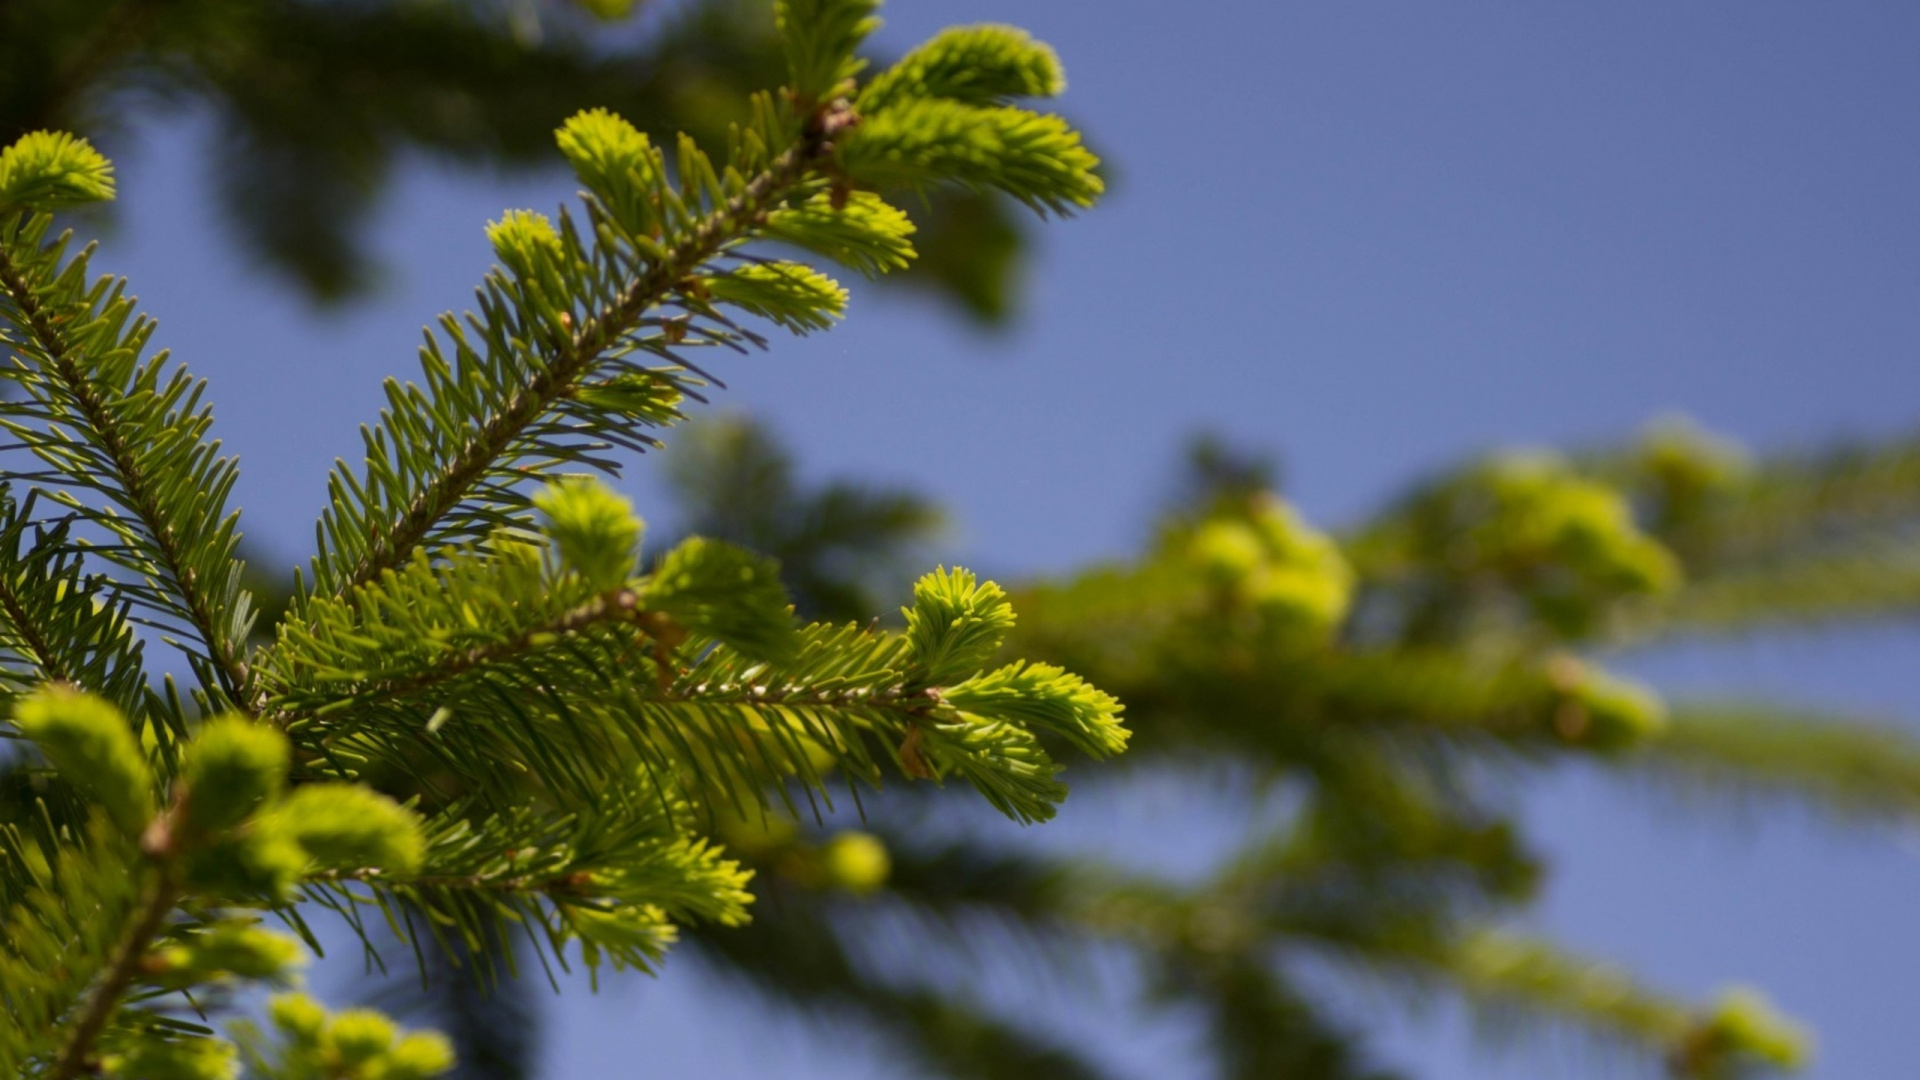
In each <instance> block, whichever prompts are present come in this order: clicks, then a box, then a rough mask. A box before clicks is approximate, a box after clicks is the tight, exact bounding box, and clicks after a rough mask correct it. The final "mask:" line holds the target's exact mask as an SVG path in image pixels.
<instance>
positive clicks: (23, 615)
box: [0, 577, 74, 683]
mask: <svg viewBox="0 0 1920 1080" xmlns="http://www.w3.org/2000/svg"><path fill="white" fill-rule="evenodd" d="M0 613H4V615H5V617H6V620H7V623H8V625H10V626H11V627H12V628H13V632H14V634H15V635H16V636H17V637H18V638H19V639H20V644H21V645H23V646H25V650H26V654H27V655H26V659H27V660H29V661H30V662H31V663H32V664H33V666H34V667H36V668H39V669H40V674H41V676H42V678H43V679H44V680H45V681H47V682H64V683H71V682H73V681H74V680H73V677H72V675H70V674H69V673H68V672H67V669H66V665H65V664H63V663H61V661H60V656H59V654H58V653H56V652H55V651H54V649H53V647H52V645H50V644H49V643H48V641H47V638H46V636H45V635H44V634H42V633H41V632H40V629H39V627H38V626H36V625H35V623H34V619H33V615H32V613H31V612H29V611H27V609H26V607H25V606H24V605H22V604H21V602H20V594H19V593H18V592H17V591H15V590H14V587H13V583H12V582H11V581H9V580H7V579H6V578H4V577H0Z"/></svg>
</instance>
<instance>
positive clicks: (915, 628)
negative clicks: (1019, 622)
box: [901, 567, 1013, 682]
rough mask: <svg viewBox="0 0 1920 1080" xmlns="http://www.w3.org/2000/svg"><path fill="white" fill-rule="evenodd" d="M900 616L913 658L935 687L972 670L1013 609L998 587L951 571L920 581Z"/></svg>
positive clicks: (996, 644)
mask: <svg viewBox="0 0 1920 1080" xmlns="http://www.w3.org/2000/svg"><path fill="white" fill-rule="evenodd" d="M901 613H902V614H904V615H906V617H907V640H908V641H910V642H911V643H912V645H913V655H914V659H916V660H918V661H919V662H920V663H921V664H922V665H923V666H924V667H925V668H926V669H927V671H928V673H929V674H930V676H931V677H932V678H933V680H934V681H935V682H941V681H946V680H948V679H952V678H956V677H965V676H967V675H970V674H972V673H973V672H975V671H978V670H979V669H980V668H981V667H982V666H984V665H985V664H986V662H987V661H988V660H989V659H990V658H992V656H993V654H994V653H995V652H996V651H998V650H999V648H1000V643H1001V641H1003V640H1004V639H1005V638H1006V635H1007V631H1008V630H1010V629H1012V628H1013V605H1012V604H1010V603H1008V602H1007V594H1006V593H1005V592H1004V591H1003V590H1002V589H1001V588H1000V586H998V585H995V584H994V583H993V582H991V581H989V582H985V583H982V582H980V581H979V580H978V579H977V578H975V577H974V576H973V575H972V574H971V573H969V572H967V571H965V570H961V569H959V568H957V567H956V568H955V569H954V570H953V571H951V572H949V571H948V570H947V569H946V568H945V567H941V568H940V569H938V570H935V571H934V572H933V573H931V574H928V575H927V576H926V577H923V578H921V579H920V581H919V583H918V584H916V585H915V586H914V587H913V606H912V607H910V608H902V609H901Z"/></svg>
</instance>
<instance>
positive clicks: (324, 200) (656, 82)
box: [0, 0, 1027, 321]
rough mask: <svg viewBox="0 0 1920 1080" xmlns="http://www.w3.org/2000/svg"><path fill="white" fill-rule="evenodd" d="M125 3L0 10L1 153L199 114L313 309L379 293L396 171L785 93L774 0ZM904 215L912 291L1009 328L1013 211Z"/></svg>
mask: <svg viewBox="0 0 1920 1080" xmlns="http://www.w3.org/2000/svg"><path fill="white" fill-rule="evenodd" d="M120 2H121V0H12V2H9V3H7V4H5V5H3V6H0V147H4V146H5V145H7V144H9V143H11V142H12V141H13V140H15V139H16V138H18V137H19V136H21V135H24V134H27V133H29V132H33V131H37V130H43V129H44V130H48V131H53V132H62V131H70V132H76V133H79V134H82V135H90V136H92V137H94V138H96V139H105V140H111V139H113V138H115V137H118V136H119V135H120V134H121V133H122V132H125V131H128V130H130V129H137V128H140V127H143V126H145V125H146V124H148V123H150V122H152V121H154V120H158V119H161V118H166V117H170V116H172V115H174V114H175V113H176V111H177V110H178V109H179V108H182V107H185V108H187V109H190V110H193V111H194V114H195V115H200V116H206V117H209V118H211V120H212V123H210V124H209V125H208V126H207V131H209V132H210V133H211V134H209V135H207V136H204V137H205V139H206V140H207V142H208V143H209V145H207V146H205V147H204V150H205V153H206V154H207V156H208V157H209V158H210V159H215V160H219V161H220V162H221V163H222V167H221V168H220V169H218V170H210V171H209V181H210V186H211V187H212V189H213V190H212V191H211V192H209V193H208V194H209V195H210V196H211V197H212V198H213V199H214V201H215V202H216V204H217V206H218V207H219V209H220V210H221V211H223V213H222V217H223V218H224V224H226V225H227V226H228V231H229V233H230V234H231V237H232V239H233V240H234V241H235V242H237V243H238V244H240V245H241V247H242V248H243V249H244V254H246V255H247V256H249V261H252V262H255V263H257V264H259V265H261V266H262V267H263V268H264V269H265V270H266V271H268V272H271V273H277V274H280V275H284V276H286V277H287V278H288V280H290V281H291V282H292V283H294V284H297V285H298V286H300V287H302V289H303V291H304V292H305V293H306V295H308V296H310V297H313V298H315V299H318V300H321V301H339V300H342V299H345V298H350V297H353V296H356V295H361V294H364V293H365V292H366V291H368V290H369V289H370V288H372V287H374V286H377V285H378V284H380V283H381V282H382V281H383V280H384V279H385V277H386V275H385V274H383V273H381V271H382V270H383V269H385V268H383V267H379V266H376V265H374V264H373V261H372V259H371V257H370V253H369V250H368V249H369V248H370V246H371V244H370V239H371V233H370V228H369V225H370V223H371V222H372V221H373V220H374V213H375V211H376V209H377V208H378V206H379V205H380V203H381V200H382V198H383V196H384V195H385V194H386V193H387V192H389V191H391V190H392V187H393V181H394V178H395V176H396V175H398V173H399V166H400V165H401V164H403V163H404V162H406V161H409V160H419V159H423V158H424V159H431V160H437V161H442V162H450V163H453V164H456V165H458V166H462V167H466V166H486V167H489V168H495V169H510V170H527V169H531V168H541V169H544V168H547V167H549V166H550V165H551V164H552V156H551V150H550V148H551V142H550V141H549V140H550V138H551V135H552V132H553V128H554V125H555V124H557V123H559V122H560V121H561V120H562V119H564V118H565V117H566V116H568V115H569V114H570V113H572V112H574V111H575V110H577V109H579V108H580V107H581V106H582V105H593V106H598V107H602V108H605V109H609V110H611V111H612V112H614V113H617V114H619V115H621V116H624V117H628V118H630V119H631V120H633V121H634V122H635V123H637V124H638V125H639V127H640V129H641V130H642V131H645V132H647V133H648V134H649V135H651V136H652V137H653V139H654V140H655V142H657V143H659V144H661V145H669V146H670V145H671V144H672V140H673V136H674V134H675V133H676V132H678V131H687V132H691V133H693V134H694V135H695V136H697V137H698V138H699V139H700V140H701V142H702V143H703V144H705V145H721V144H724V142H725V140H726V138H727V131H728V128H729V125H732V124H736V123H740V122H742V121H743V120H744V119H745V118H746V116H747V113H748V110H747V109H746V108H745V103H746V102H747V100H748V95H749V94H750V93H752V92H753V91H756V90H760V89H766V88H771V87H775V86H779V85H781V84H783V83H785V84H788V85H794V84H793V83H792V77H791V75H790V73H789V69H788V64H787V56H786V51H787V50H786V43H787V39H786V37H785V36H783V35H781V34H779V33H778V32H777V31H776V29H775V25H774V20H773V19H770V18H768V17H767V7H768V0H693V2H692V3H684V4H671V5H655V6H654V8H653V9H652V10H653V17H651V18H648V19H645V20H637V19H636V20H633V21H632V23H630V24H629V25H626V26H620V27H608V26H606V25H604V24H605V21H606V20H607V19H609V18H612V19H618V18H621V17H623V16H625V15H628V14H630V13H631V11H632V10H633V9H635V8H637V7H639V5H637V4H635V3H632V2H631V0H526V2H515V3H511V4H500V3H492V2H487V0H447V2H438V3H426V4H422V3H418V2H416V0H362V2H356V3H352V4H313V3H309V2H307V0H258V2H250V3H246V4H235V3H231V2H230V0H183V2H179V3H168V4H161V5H157V6H154V7H150V8H142V9H141V11H140V14H139V16H138V17H137V18H133V19H127V18H124V17H123V16H124V14H125V12H124V11H122V10H121V8H120V7H119V4H120ZM583 9H584V10H585V11H586V12H587V13H588V14H589V15H590V16H591V18H587V19H583V18H580V17H579V14H580V12H581V11H582V10H583ZM856 15H857V13H856ZM858 21H859V20H858V19H857V18H856V19H855V22H856V23H857V22H858ZM101 26H112V27H114V31H113V32H112V33H110V34H101V33H99V32H98V28H99V27H101ZM822 57H823V60H822V62H825V60H826V59H827V58H825V57H824V54H822ZM981 59H982V60H983V61H984V60H988V59H990V57H986V56H983V57H981ZM879 66H881V67H884V66H885V65H884V64H880V65H879ZM0 201H4V200H0ZM913 209H914V213H915V217H916V218H917V219H919V221H920V224H921V226H922V227H923V228H924V229H926V230H927V232H926V242H925V243H924V244H923V245H922V247H923V249H924V250H925V253H926V259H925V262H924V264H923V265H922V266H921V267H920V268H919V269H917V270H916V271H915V272H913V273H911V274H908V275H904V276H902V277H901V278H900V279H899V281H900V283H902V284H906V285H908V286H910V287H917V288H921V289H925V290H930V291H933V292H935V293H937V294H939V295H940V296H941V297H942V298H943V299H947V300H950V301H953V302H954V303H956V304H957V305H958V306H959V307H960V308H961V309H962V310H963V311H964V312H965V313H966V314H968V315H970V316H972V317H975V318H978V319H981V320H985V321H995V320H1000V319H1004V318H1006V317H1007V316H1008V315H1009V314H1011V308H1012V306H1013V300H1014V299H1015V297H1016V295H1017V290H1016V289H1015V288H1014V285H1015V279H1016V278H1017V276H1018V274H1019V272H1020V269H1021V267H1022V266H1023V265H1024V261H1025V260H1024V258H1023V249H1024V247H1025V245H1026V233H1027V230H1026V229H1025V228H1023V227H1022V224H1021V222H1019V221H1018V220H1017V219H1016V218H1015V217H1014V216H1013V214H1012V213H1011V211H1010V207H1009V206H1008V204H1007V201H1006V200H1005V199H1003V198H1000V197H997V196H994V195H992V194H990V193H988V194H959V193H955V194H949V195H941V196H938V197H936V198H934V199H932V200H929V201H926V202H924V203H920V204H916V206H915V207H914V208H913Z"/></svg>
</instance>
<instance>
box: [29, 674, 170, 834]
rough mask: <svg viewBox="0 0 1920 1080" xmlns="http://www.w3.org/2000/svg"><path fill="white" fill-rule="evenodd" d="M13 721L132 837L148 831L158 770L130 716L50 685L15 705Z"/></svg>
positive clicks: (103, 701) (90, 697)
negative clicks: (151, 765)
mask: <svg viewBox="0 0 1920 1080" xmlns="http://www.w3.org/2000/svg"><path fill="white" fill-rule="evenodd" d="M13 722H14V725H15V726H17V727H18V728H19V729H20V733H21V734H23V735H25V736H26V737H27V738H29V739H32V740H33V741H34V743H36V744H37V745H38V746H39V747H40V750H41V752H42V753H44V754H46V755H47V760H48V761H50V762H52V763H53V767H54V769H55V770H57V771H58V772H59V773H60V775H61V777H62V778H64V779H66V780H67V781H68V782H69V783H71V784H73V785H74V786H75V787H78V788H80V789H81V790H83V791H86V792H87V793H89V794H91V795H92V796H93V797H94V798H96V799H98V800H99V801H100V803H101V805H102V806H104V807H105V808H106V811H107V814H108V815H109V816H111V817H112V818H113V821H114V824H116V825H118V826H120V828H121V829H122V830H123V831H125V832H126V834H127V835H128V836H137V835H139V834H140V832H141V831H142V830H144V829H145V828H146V827H147V822H148V821H150V820H151V819H152V817H153V808H154V800H153V772H152V770H151V769H149V768H148V766H147V759H146V757H145V756H144V755H143V754H141V753H140V744H139V743H138V741H136V740H135V738H134V735H133V730H132V728H131V727H130V726H129V725H128V723H127V720H126V717H124V716H122V715H120V710H118V709H116V708H114V707H113V705H112V703H110V702H108V701H107V700H106V699H104V698H99V697H95V696H94V695H92V694H88V693H84V692H82V691H79V690H75V689H73V688H72V687H69V686H65V685H62V684H49V685H47V686H44V687H42V688H40V689H39V690H36V691H35V692H33V693H32V694H30V695H28V696H27V697H26V698H24V699H22V700H21V702H20V703H19V704H18V705H17V706H15V708H14V714H13Z"/></svg>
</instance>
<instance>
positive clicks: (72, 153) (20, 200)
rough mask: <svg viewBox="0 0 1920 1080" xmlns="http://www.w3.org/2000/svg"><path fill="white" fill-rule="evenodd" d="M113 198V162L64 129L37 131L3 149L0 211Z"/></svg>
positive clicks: (66, 204) (0, 171) (33, 208)
mask: <svg viewBox="0 0 1920 1080" xmlns="http://www.w3.org/2000/svg"><path fill="white" fill-rule="evenodd" d="M111 198H113V165H112V164H111V163H110V162H108V161H107V159H106V157H105V156H104V155H102V154H101V153H100V151H98V150H95V149H94V148H93V147H92V146H90V145H88V144H87V141H86V140H85V139H81V138H77V137H75V136H73V135H69V134H67V133H66V132H63V131H35V132H32V133H31V134H28V135H26V136H24V137H22V138H21V139H20V140H19V141H17V142H15V143H14V144H13V145H11V146H9V147H7V148H6V149H5V150H0V212H5V211H10V210H18V209H30V210H53V209H57V208H60V207H65V206H77V205H80V204H82V203H90V202H102V201H104V200H107V199H111Z"/></svg>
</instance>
